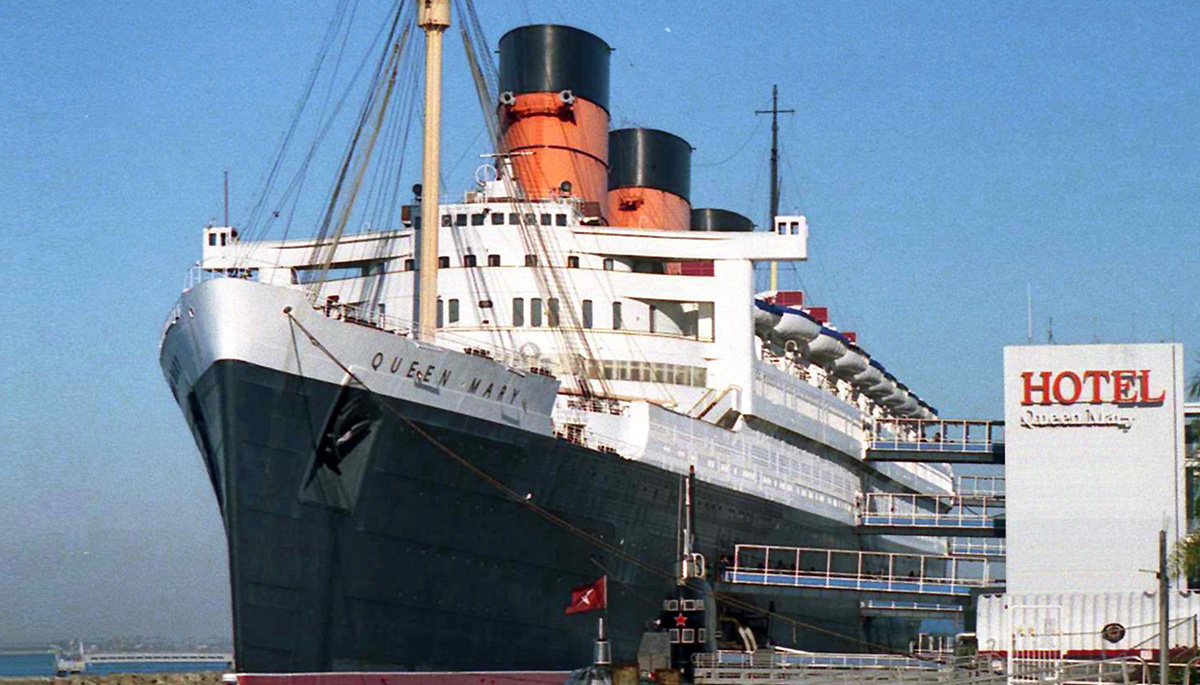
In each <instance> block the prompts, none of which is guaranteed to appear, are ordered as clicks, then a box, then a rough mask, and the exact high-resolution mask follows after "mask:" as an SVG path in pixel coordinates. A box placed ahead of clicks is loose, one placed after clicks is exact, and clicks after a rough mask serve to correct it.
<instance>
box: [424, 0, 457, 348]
mask: <svg viewBox="0 0 1200 685" xmlns="http://www.w3.org/2000/svg"><path fill="white" fill-rule="evenodd" d="M417 25H418V26H420V27H421V28H422V29H424V30H425V142H424V151H423V153H422V173H421V230H420V236H421V242H420V248H419V252H420V265H419V270H418V271H417V273H418V274H419V277H418V282H417V291H416V295H417V302H418V305H417V327H416V330H415V333H416V334H417V338H418V339H419V340H424V341H427V342H430V341H432V340H433V339H434V335H435V334H436V333H437V298H438V295H437V291H438V230H439V224H440V221H439V220H438V194H439V193H438V177H439V174H440V173H441V170H440V169H439V168H438V163H439V153H440V151H439V145H440V140H439V136H440V133H441V127H442V34H443V33H445V31H446V29H447V28H449V27H450V0H421V4H420V5H419V6H418V9H417Z"/></svg>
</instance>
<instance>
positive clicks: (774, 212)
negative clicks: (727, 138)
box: [754, 85, 796, 290]
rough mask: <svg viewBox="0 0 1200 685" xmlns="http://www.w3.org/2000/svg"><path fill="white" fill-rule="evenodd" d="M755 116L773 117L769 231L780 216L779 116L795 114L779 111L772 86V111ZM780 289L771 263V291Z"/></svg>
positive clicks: (775, 267)
mask: <svg viewBox="0 0 1200 685" xmlns="http://www.w3.org/2000/svg"><path fill="white" fill-rule="evenodd" d="M754 113H755V114H770V115H771V213H770V215H769V216H768V217H767V230H768V231H769V230H773V228H774V226H775V217H777V216H779V115H780V114H795V113H796V110H794V109H779V86H778V85H774V86H771V109H756V110H754ZM778 288H779V264H778V263H777V262H771V287H770V289H771V290H777V289H778Z"/></svg>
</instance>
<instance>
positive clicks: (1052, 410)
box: [1004, 344, 1186, 595]
mask: <svg viewBox="0 0 1200 685" xmlns="http://www.w3.org/2000/svg"><path fill="white" fill-rule="evenodd" d="M1182 393H1183V347H1182V346H1181V345H1177V344H1151V345H1053V346H1050V345H1046V346H1021V347H1006V348H1005V349H1004V425H1005V430H1004V453H1005V479H1006V482H1005V490H1006V506H1005V511H1006V518H1007V538H1008V539H1007V544H1008V548H1007V564H1006V569H1005V571H1006V575H1007V592H1008V594H1022V595H1024V594H1043V593H1065V592H1071V593H1081V592H1095V593H1100V592H1120V591H1129V592H1135V591H1154V590H1155V589H1156V588H1157V585H1156V580H1155V577H1154V575H1153V573H1146V572H1145V571H1144V569H1157V567H1158V531H1159V530H1160V529H1162V528H1164V527H1165V528H1166V530H1167V533H1168V535H1167V537H1168V540H1174V539H1175V537H1176V531H1177V530H1180V526H1184V527H1186V522H1185V521H1184V511H1185V508H1184V489H1183V488H1184V464H1183V454H1184V453H1183V394H1182ZM1185 532H1186V531H1185Z"/></svg>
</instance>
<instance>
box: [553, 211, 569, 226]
mask: <svg viewBox="0 0 1200 685" xmlns="http://www.w3.org/2000/svg"><path fill="white" fill-rule="evenodd" d="M554 223H556V224H558V225H559V226H566V225H567V215H566V214H555V215H554Z"/></svg>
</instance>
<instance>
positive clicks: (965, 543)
mask: <svg viewBox="0 0 1200 685" xmlns="http://www.w3.org/2000/svg"><path fill="white" fill-rule="evenodd" d="M1005 549H1006V547H1005V544H1004V539H1003V538H999V539H990V540H989V539H986V538H985V539H980V538H954V539H952V540H950V554H952V555H954V556H959V557H988V558H990V559H999V560H1003V559H1004V553H1005Z"/></svg>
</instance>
